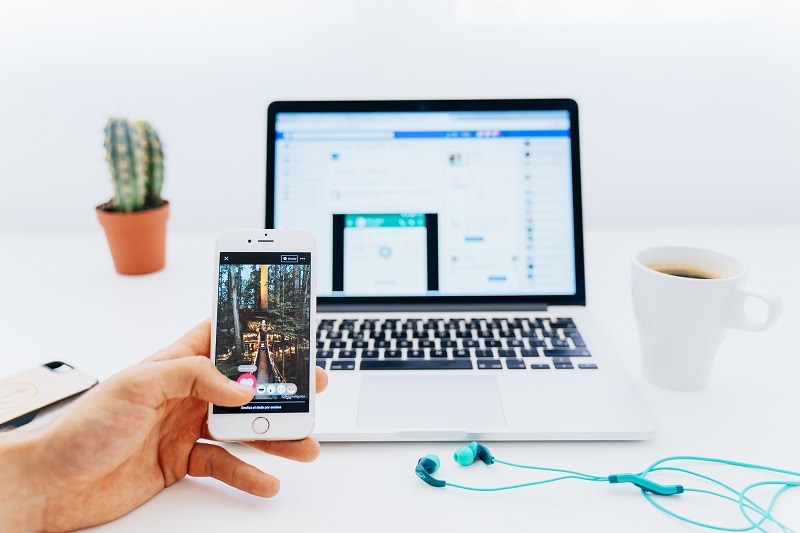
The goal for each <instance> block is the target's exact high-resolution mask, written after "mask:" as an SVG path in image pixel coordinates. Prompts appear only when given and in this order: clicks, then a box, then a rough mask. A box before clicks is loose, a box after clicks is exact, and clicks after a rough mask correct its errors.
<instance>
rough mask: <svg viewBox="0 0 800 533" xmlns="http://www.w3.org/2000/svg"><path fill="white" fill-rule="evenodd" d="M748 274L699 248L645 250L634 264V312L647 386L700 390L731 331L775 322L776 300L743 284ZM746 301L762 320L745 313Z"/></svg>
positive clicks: (761, 327) (730, 261) (756, 328)
mask: <svg viewBox="0 0 800 533" xmlns="http://www.w3.org/2000/svg"><path fill="white" fill-rule="evenodd" d="M665 272H672V273H665ZM676 273H677V274H676ZM746 275H747V268H746V267H745V266H744V265H743V264H742V263H741V262H739V261H737V260H736V259H734V258H732V257H729V256H727V255H723V254H721V253H717V252H712V251H710V250H703V249H700V248H690V247H686V246H669V247H660V248H650V249H648V250H643V251H641V252H639V253H638V254H636V255H635V256H634V257H633V266H632V291H633V307H634V311H635V314H636V322H637V325H638V328H639V337H640V340H641V344H642V372H643V373H644V377H645V378H646V379H647V380H648V381H650V382H651V383H654V384H655V385H658V386H660V387H664V388H667V389H673V390H682V391H689V390H697V389H702V388H703V387H705V386H706V384H707V383H708V378H709V376H710V374H711V367H712V365H713V363H714V358H715V356H716V353H717V351H718V349H719V346H720V344H721V343H722V339H723V338H724V337H725V334H726V333H727V331H728V328H739V329H744V330H748V331H762V330H765V329H767V328H769V327H771V326H772V325H773V324H775V322H777V321H778V318H779V317H780V314H781V307H782V304H781V299H780V297H778V296H777V295H775V294H772V293H770V292H767V291H763V290H761V289H757V288H755V287H751V286H749V285H745V284H744V279H745V277H746ZM688 276H691V277H688ZM751 297H752V298H757V299H760V300H762V301H763V302H764V303H766V305H767V316H766V318H764V320H762V321H758V320H754V319H753V318H751V317H749V316H747V314H746V313H745V305H744V303H745V300H746V299H747V298H751Z"/></svg>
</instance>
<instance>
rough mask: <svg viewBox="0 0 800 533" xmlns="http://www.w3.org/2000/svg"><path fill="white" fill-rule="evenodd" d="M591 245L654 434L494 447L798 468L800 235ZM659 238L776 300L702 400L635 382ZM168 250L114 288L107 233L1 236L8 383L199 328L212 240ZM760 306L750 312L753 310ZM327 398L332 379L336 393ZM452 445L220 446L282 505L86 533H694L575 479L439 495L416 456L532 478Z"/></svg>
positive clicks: (215, 492)
mask: <svg viewBox="0 0 800 533" xmlns="http://www.w3.org/2000/svg"><path fill="white" fill-rule="evenodd" d="M585 240H586V265H587V299H588V304H589V308H590V309H592V310H593V312H594V314H596V315H597V317H598V319H599V320H601V321H602V323H604V324H605V325H606V326H607V329H608V331H609V332H613V334H612V335H610V336H609V337H610V339H609V340H611V341H612V342H613V345H614V347H615V348H616V350H617V352H618V356H619V358H620V359H621V361H622V362H623V364H624V366H625V367H626V369H627V370H628V373H629V374H630V375H631V376H632V378H633V380H634V382H635V384H636V385H637V386H638V388H639V389H640V391H641V393H642V395H643V396H644V398H645V400H646V401H647V403H648V404H649V406H650V408H651V409H652V411H653V413H654V414H655V417H656V419H657V421H658V434H657V436H656V437H655V438H654V439H652V440H649V441H643V442H549V443H535V442H533V443H493V444H492V445H491V446H490V448H491V450H492V452H493V454H494V455H495V456H496V457H498V458H501V459H505V460H507V461H512V462H520V463H528V464H532V463H535V464H539V465H543V466H551V467H561V468H568V469H574V470H579V471H583V472H588V473H593V474H596V475H609V474H612V473H619V472H632V471H639V470H641V469H643V468H644V467H646V466H647V465H648V464H650V463H651V462H653V461H655V460H656V459H658V458H661V457H663V456H667V455H676V454H693V455H706V456H713V457H724V458H727V459H736V460H740V461H747V462H755V463H761V464H766V465H771V466H776V467H782V468H786V469H791V470H795V471H800V454H798V449H800V431H799V430H798V423H800V395H798V390H799V387H798V380H799V378H800V357H798V356H799V355H800V353H798V352H800V343H798V333H797V332H798V329H800V273H799V271H800V269H799V268H798V267H800V227H797V226H794V227H759V228H744V227H734V228H672V229H636V230H621V229H620V230H597V231H589V232H587V235H586V239H585ZM662 244H686V245H695V246H704V247H709V248H712V249H716V250H719V251H722V252H726V253H729V254H731V255H734V256H735V257H738V258H739V259H740V260H742V261H744V262H745V264H747V265H748V267H749V268H750V274H749V278H748V281H749V282H750V283H751V284H753V285H757V286H760V287H762V288H765V289H770V290H774V291H776V292H778V293H779V294H781V296H782V297H783V301H784V312H783V316H782V318H781V320H780V322H779V323H778V325H777V326H776V327H775V328H773V329H772V330H770V331H769V332H767V333H746V332H741V331H735V330H732V331H731V332H730V333H729V335H728V337H727V338H726V340H725V342H724V344H723V347H722V349H721V350H720V353H719V355H718V358H717V362H716V365H715V367H714V370H713V375H712V378H711V380H710V383H709V385H708V387H707V388H706V389H704V390H702V391H699V392H692V393H678V392H670V391H666V390H662V389H659V388H657V387H655V386H653V385H650V384H649V383H648V382H645V381H644V380H643V379H642V378H641V375H640V368H639V361H638V340H637V337H636V329H635V324H634V318H633V313H632V308H631V300H630V289H629V269H630V257H631V256H632V255H633V253H634V252H635V251H637V250H639V249H641V248H645V247H649V246H655V245H662ZM167 246H168V252H167V254H168V256H167V267H166V269H165V270H163V271H161V272H159V273H156V274H152V275H148V276H142V277H124V276H119V275H117V274H116V273H115V271H114V269H113V266H112V263H111V257H110V254H109V252H108V248H107V245H106V243H105V239H104V236H103V235H102V233H101V231H100V229H99V228H98V230H97V232H95V233H92V234H86V235H53V236H44V235H21V234H5V235H0V247H1V248H2V250H3V252H2V261H0V273H1V274H2V275H0V295H2V301H3V305H2V306H0V324H2V326H0V328H2V329H0V331H1V332H2V335H0V375H9V374H12V373H14V372H17V371H20V370H24V369H26V368H28V367H30V366H33V365H36V364H41V363H44V362H47V361H50V360H54V359H61V360H64V361H67V362H69V363H71V364H73V365H75V366H78V367H81V368H83V369H85V370H87V371H89V372H90V373H94V374H95V375H97V376H98V377H99V378H100V379H101V380H102V379H105V378H107V377H108V376H110V375H111V374H113V373H114V372H116V371H118V370H120V369H122V368H123V367H125V366H127V365H130V364H132V363H135V362H136V361H138V360H140V359H141V358H143V357H145V356H147V355H149V354H151V353H152V352H154V351H156V350H157V349H159V348H161V347H162V346H164V345H166V344H168V343H170V342H172V341H173V340H174V339H175V338H177V337H178V336H179V335H180V334H182V333H183V332H184V331H185V330H187V329H189V328H190V327H192V326H193V325H194V324H196V323H198V322H200V321H201V320H203V319H204V318H205V317H207V316H209V315H210V312H211V297H212V294H211V279H212V249H213V236H209V235H176V234H170V235H169V238H168V244H167ZM754 311H756V312H758V311H760V309H758V308H757V306H754ZM335 386H336V375H335V373H333V374H332V375H331V384H330V387H335ZM319 401H324V396H321V397H320V400H319ZM586 401H587V402H589V401H591V399H590V398H587V399H586ZM552 408H553V409H558V408H559V407H558V406H557V405H554V406H552ZM564 416H569V413H566V412H565V413H564ZM459 445H461V443H375V444H369V443H336V444H323V446H322V454H321V456H320V458H319V459H318V460H317V461H316V462H314V463H310V464H298V463H293V462H291V461H286V460H283V459H278V458H274V457H270V456H267V455H262V454H259V453H257V452H254V451H252V450H250V449H247V448H245V447H243V446H241V445H236V444H234V445H229V448H230V449H231V450H232V451H233V452H234V453H236V454H237V455H239V456H241V457H243V458H245V459H246V460H248V461H250V462H252V463H253V464H255V465H256V466H258V467H259V468H262V469H264V470H266V471H268V472H271V473H272V474H274V475H277V476H278V477H279V478H280V479H281V481H282V485H281V491H280V493H279V494H278V495H277V496H276V497H275V498H272V499H268V500H262V499H259V498H256V497H253V496H250V495H247V494H243V493H239V492H238V491H235V490H233V489H230V488H228V487H227V486H225V485H223V484H221V483H219V482H217V481H215V480H209V479H196V478H186V479H185V480H183V481H181V482H179V483H177V484H176V485H174V486H173V487H170V488H168V489H166V490H165V491H163V492H162V493H161V494H159V495H158V496H156V497H155V498H154V499H153V500H151V501H150V502H148V503H147V504H145V505H144V506H143V507H141V508H139V509H137V510H135V511H133V512H132V513H130V514H128V515H127V516H124V517H122V518H120V519H118V520H116V521H114V522H112V523H110V524H106V525H103V526H99V527H97V528H96V530H97V531H102V532H104V533H105V532H118V531H119V532H123V531H124V532H127V531H193V532H195V533H199V532H213V533H218V532H219V531H232V530H234V529H243V528H248V529H252V528H256V529H255V530H264V531H270V532H273V533H275V532H282V531H287V532H291V531H344V530H349V531H398V532H399V531H413V530H421V531H428V530H434V528H435V529H437V530H438V529H439V528H442V527H445V528H447V529H448V530H451V531H478V530H484V528H492V529H495V528H499V529H505V528H513V529H514V530H518V529H522V530H526V531H612V530H613V531H682V530H687V531H700V529H699V528H697V527H695V526H690V525H686V524H683V523H680V522H677V521H676V520H675V519H673V518H670V517H668V516H666V515H664V514H662V513H661V512H659V511H658V510H656V509H655V508H653V507H652V506H651V505H650V504H649V503H647V502H646V501H645V499H644V498H643V497H642V496H641V494H640V493H639V491H638V490H637V489H635V488H633V487H631V486H621V485H607V484H598V483H585V482H580V481H574V480H570V481H563V482H560V483H558V484H552V485H545V486H540V487H532V488H526V489H521V490H516V491H510V492H501V493H490V494H478V493H468V492H464V491H459V490H457V489H453V488H445V489H435V488H433V487H429V486H428V485H425V484H423V483H422V482H421V481H420V480H419V479H417V478H416V477H415V475H414V466H415V465H416V462H417V460H418V458H420V457H422V456H423V455H425V454H428V453H434V454H437V455H439V457H440V458H442V468H441V470H440V471H439V472H438V473H437V475H438V477H440V478H443V479H446V480H448V481H450V482H455V483H463V484H467V485H471V484H473V485H484V486H487V485H505V484H508V483H514V482H520V481H521V480H522V479H531V478H532V477H533V476H528V475H524V473H523V474H519V473H515V472H514V471H510V470H509V469H507V468H506V467H503V466H502V465H494V466H491V467H486V466H485V465H474V466H472V467H470V468H468V469H467V468H462V467H459V466H458V465H456V464H455V463H453V462H452V461H451V460H450V459H449V458H450V457H451V456H452V452H453V451H454V450H455V448H456V447H457V446H459ZM705 471H706V472H709V473H712V474H719V475H722V476H723V477H724V479H726V480H727V481H730V482H732V483H733V482H737V481H742V480H744V479H750V477H748V476H744V475H743V474H740V473H736V472H732V473H729V471H727V470H726V471H725V472H724V473H723V472H722V471H719V470H715V469H711V470H708V469H706V470H705ZM687 484H689V483H688V482H687ZM680 498H681V500H680V501H674V500H672V501H670V502H667V501H664V500H661V501H663V502H664V503H665V504H667V503H673V504H674V505H675V506H676V507H675V508H676V509H684V510H687V511H691V512H694V513H695V515H694V516H695V517H696V518H698V519H701V520H709V521H714V522H716V523H720V524H722V525H727V526H729V527H736V526H742V525H743V524H744V521H743V519H742V518H740V517H738V515H737V512H738V511H737V510H736V508H735V507H736V506H735V505H734V504H730V505H727V506H721V505H719V504H716V503H713V502H711V501H710V500H708V499H704V498H703V497H701V496H697V495H683V496H681V497H680ZM798 504H800V491H795V493H792V492H791V491H790V492H789V493H787V494H786V495H785V499H783V500H781V503H780V504H779V505H778V507H777V512H778V514H781V513H782V516H783V517H784V518H785V519H786V520H787V523H788V525H790V526H791V527H793V528H795V529H800V513H797V511H796V510H797V509H798V508H800V506H799V505H798Z"/></svg>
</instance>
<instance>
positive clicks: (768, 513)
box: [415, 441, 800, 532]
mask: <svg viewBox="0 0 800 533" xmlns="http://www.w3.org/2000/svg"><path fill="white" fill-rule="evenodd" d="M453 459H454V460H455V461H456V462H457V463H458V464H460V465H462V466H467V465H470V464H472V463H473V462H474V461H475V460H476V459H480V460H481V461H483V462H484V463H485V464H487V465H492V464H495V463H497V464H502V465H506V466H511V467H514V468H525V469H529V470H537V471H540V472H552V473H555V474H558V475H557V476H556V477H552V478H549V479H543V480H539V481H532V482H529V483H521V484H518V485H507V486H500V487H488V488H483V487H468V486H465V485H457V484H455V483H449V482H447V481H445V480H443V479H437V478H435V477H433V474H434V473H435V472H436V471H437V470H438V469H439V466H440V462H439V458H438V457H436V456H435V455H426V456H425V457H423V458H421V459H420V460H419V461H418V462H417V466H416V469H415V473H416V475H417V477H419V478H420V479H421V480H422V481H424V482H425V483H427V484H428V485H431V486H433V487H440V488H443V487H453V488H457V489H463V490H471V491H478V492H496V491H501V490H511V489H518V488H522V487H531V486H534V485H544V484H546V483H552V482H554V481H561V480H564V479H578V480H583V481H595V482H605V483H631V484H633V485H635V486H636V487H638V488H639V489H641V491H642V494H643V495H644V497H645V498H646V499H647V500H648V501H649V502H650V503H651V504H652V505H653V506H655V507H656V508H657V509H659V510H660V511H663V512H665V513H666V514H668V515H670V516H672V517H673V518H676V519H678V520H682V521H684V522H688V523H690V524H694V525H696V526H701V527H705V528H708V529H713V530H717V531H735V532H738V531H751V530H758V531H767V530H766V529H764V527H763V526H764V525H765V524H766V523H771V524H773V526H775V527H777V528H778V529H780V530H782V531H784V532H790V531H792V530H791V529H789V528H788V527H787V526H786V525H784V524H783V523H781V522H779V521H778V520H777V519H776V518H775V517H774V516H773V515H772V509H773V508H774V507H775V504H776V502H777V500H778V498H779V497H780V496H781V494H783V493H784V492H785V491H786V490H788V489H790V488H794V487H798V486H800V472H793V471H791V470H784V469H780V468H772V467H768V466H761V465H755V464H750V463H741V462H738V461H727V460H724V459H714V458H711V457H696V456H691V455H681V456H672V457H666V458H664V459H660V460H658V461H656V462H655V463H653V464H651V465H650V466H648V467H647V468H645V469H644V470H643V471H642V472H640V473H638V474H613V475H610V476H593V475H590V474H584V473H581V472H575V471H572V470H563V469H560V468H547V467H542V466H531V465H521V464H515V463H509V462H507V461H501V460H499V459H496V458H495V457H494V456H493V455H492V454H491V452H489V449H488V448H486V446H484V445H482V444H480V443H478V442H475V441H473V442H470V443H469V445H468V446H462V447H461V448H459V449H458V450H456V452H455V453H454V454H453ZM674 461H695V462H701V463H707V464H708V463H714V464H722V465H729V466H735V467H741V468H751V469H755V470H762V471H764V472H773V473H776V474H783V475H785V476H789V477H794V478H797V480H795V481H786V480H767V481H760V482H757V483H751V484H749V485H747V486H746V487H745V488H744V489H742V490H736V489H734V488H733V487H730V486H728V485H726V484H725V483H722V482H720V481H717V480H716V479H713V478H711V477H709V476H706V475H704V474H700V473H697V472H694V471H692V470H688V469H685V468H679V467H677V466H666V463H669V462H674ZM659 471H670V472H678V473H681V474H687V475H690V476H694V477H696V478H699V479H703V480H705V481H707V482H710V483H712V484H714V485H717V486H719V487H720V488H721V489H724V490H725V491H726V492H728V493H729V494H723V493H720V492H715V491H712V490H706V489H701V488H691V487H686V488H684V487H683V485H662V484H660V483H656V482H655V481H653V480H651V479H648V478H647V475H648V474H650V473H652V472H659ZM764 486H774V487H777V490H776V491H775V493H774V495H773V496H772V498H771V499H770V501H769V504H768V505H767V506H766V508H764V507H762V506H761V505H759V504H757V503H756V502H755V501H753V500H752V499H751V498H749V497H748V496H747V493H748V492H750V491H751V490H753V489H755V488H757V487H764ZM683 493H699V494H706V495H710V496H715V497H719V498H722V499H724V500H728V501H731V502H734V503H736V504H737V505H738V508H739V512H740V513H741V515H742V516H743V517H744V518H745V519H746V520H747V522H748V523H749V525H745V526H743V527H739V528H731V527H722V526H717V525H713V524H708V523H704V522H699V521H697V520H692V519H690V518H687V517H685V516H681V515H679V514H677V513H674V512H672V511H670V510H669V509H667V508H665V507H664V506H663V505H661V504H660V503H658V502H657V501H656V500H655V499H654V498H653V495H656V496H673V495H677V494H683Z"/></svg>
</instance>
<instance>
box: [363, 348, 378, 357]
mask: <svg viewBox="0 0 800 533" xmlns="http://www.w3.org/2000/svg"><path fill="white" fill-rule="evenodd" d="M379 355H380V354H379V353H378V350H363V351H362V352H361V358H362V359H377V358H378V356H379Z"/></svg>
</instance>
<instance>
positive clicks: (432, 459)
mask: <svg viewBox="0 0 800 533" xmlns="http://www.w3.org/2000/svg"><path fill="white" fill-rule="evenodd" d="M439 465H440V463H439V458H438V457H436V456H435V455H426V456H425V457H423V458H422V459H420V460H419V461H417V468H416V470H414V473H416V474H417V477H418V478H420V479H421V480H422V481H424V482H425V483H427V484H428V485H430V486H432V487H444V486H445V485H446V484H447V482H446V481H444V480H442V479H436V478H435V477H433V476H432V475H431V474H433V473H434V472H436V471H437V470H439Z"/></svg>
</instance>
